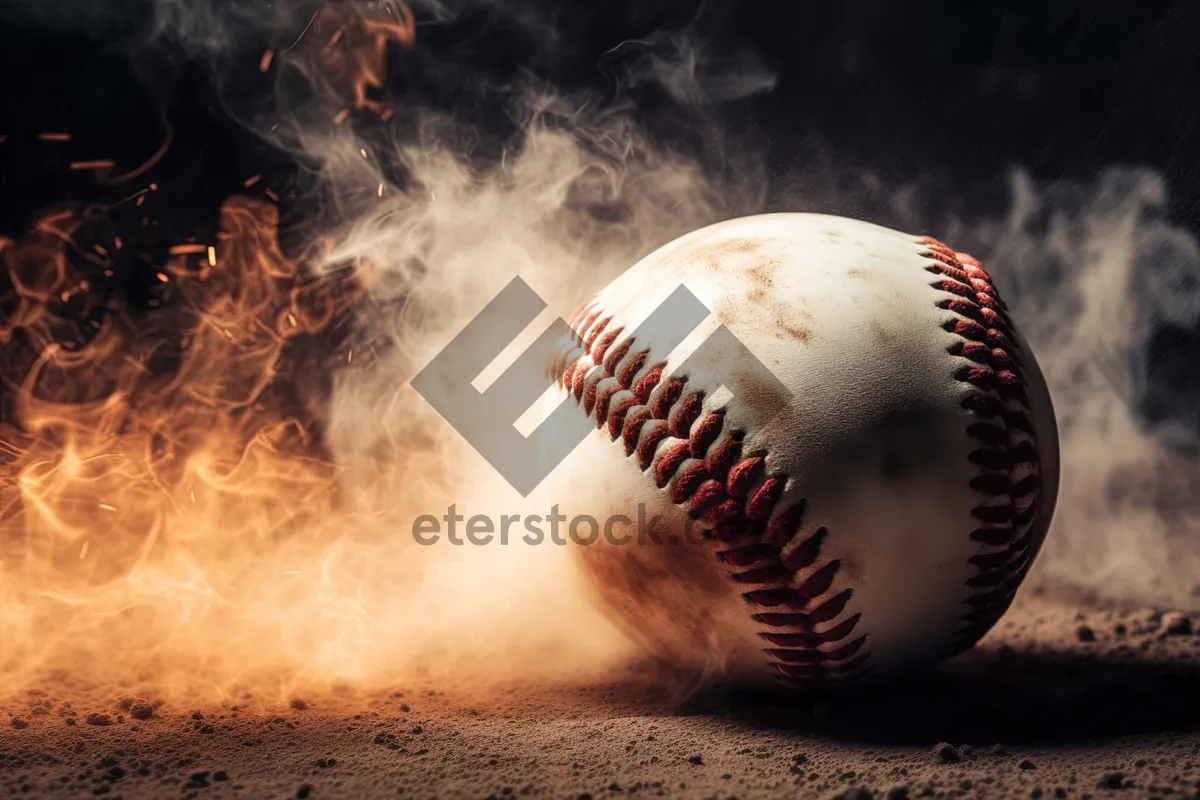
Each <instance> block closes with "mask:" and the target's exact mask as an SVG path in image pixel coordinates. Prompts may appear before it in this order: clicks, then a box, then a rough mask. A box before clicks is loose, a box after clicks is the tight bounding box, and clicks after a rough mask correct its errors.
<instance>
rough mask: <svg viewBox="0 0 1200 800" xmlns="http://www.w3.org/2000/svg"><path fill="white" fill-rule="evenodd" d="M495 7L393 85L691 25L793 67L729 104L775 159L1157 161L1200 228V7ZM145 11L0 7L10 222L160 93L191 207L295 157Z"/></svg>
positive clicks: (571, 78) (455, 99)
mask: <svg viewBox="0 0 1200 800" xmlns="http://www.w3.org/2000/svg"><path fill="white" fill-rule="evenodd" d="M201 5H210V4H207V3H197V6H201ZM217 5H218V6H221V5H229V6H233V5H236V4H229V3H226V4H217ZM243 5H244V4H243ZM488 5H489V4H483V3H481V4H471V6H470V7H467V8H464V9H461V10H458V13H457V16H456V18H455V19H454V20H452V21H449V22H438V21H434V20H431V19H430V17H429V15H428V14H426V15H421V14H420V13H419V14H418V19H419V21H420V23H421V27H420V28H419V30H418V40H419V42H420V48H421V50H422V53H421V55H419V56H413V58H414V59H417V58H419V59H420V60H421V62H422V63H429V64H438V63H439V62H440V66H439V67H438V68H437V69H430V70H428V71H419V72H418V71H413V70H409V71H408V74H407V75H406V76H405V77H404V78H403V79H402V80H405V81H407V85H405V86H403V87H395V86H393V87H391V88H392V89H393V90H395V89H400V91H402V92H404V91H407V92H413V93H417V94H418V95H420V96H421V98H422V100H423V102H428V103H434V104H443V105H452V104H454V105H457V107H458V109H459V112H460V113H467V114H480V115H481V116H480V119H483V116H482V115H483V114H484V113H485V112H486V110H487V109H486V106H487V102H486V99H481V98H480V97H479V96H473V97H465V96H464V94H465V93H469V92H471V91H472V90H471V88H470V87H471V82H469V81H464V80H463V76H464V74H479V73H482V72H488V73H490V74H491V75H492V76H493V77H494V78H495V77H496V76H503V75H505V74H512V73H513V72H514V71H515V70H517V69H518V68H527V69H530V70H532V71H533V72H534V73H536V74H538V75H539V76H541V77H544V78H546V79H548V80H549V81H550V82H551V83H555V84H558V85H560V86H567V87H571V86H577V85H582V84H588V83H592V84H595V85H597V86H604V85H605V83H606V82H610V81H611V78H612V76H611V74H606V73H605V70H604V69H603V68H602V62H603V60H604V53H605V51H608V50H610V49H611V48H613V47H615V46H617V45H619V44H620V43H621V42H623V41H627V40H638V39H645V38H646V37H648V36H649V35H651V34H652V33H653V32H655V31H662V30H670V29H677V28H680V27H682V26H687V25H691V29H692V31H693V32H694V33H695V34H696V35H697V36H699V37H701V38H703V39H705V40H708V41H710V42H711V43H712V49H713V51H714V52H717V53H720V52H721V51H722V49H723V48H724V46H725V45H728V44H730V43H740V45H741V46H742V48H744V49H747V50H750V51H753V52H755V53H757V54H758V56H759V57H761V59H762V61H763V62H764V65H765V66H766V67H767V68H768V69H770V70H772V71H774V72H775V73H776V75H777V76H778V82H777V85H776V87H775V88H774V90H773V91H771V92H768V93H765V94H762V95H758V96H756V97H754V98H752V99H750V100H748V101H743V103H742V104H740V105H741V106H749V108H744V107H739V108H737V109H735V110H734V111H732V112H730V113H729V114H728V116H729V117H730V122H731V123H732V124H736V123H737V120H739V119H740V120H743V121H744V120H745V119H746V118H747V113H752V115H753V120H754V126H755V128H756V133H757V135H759V136H761V137H762V138H763V139H764V140H765V143H766V146H767V148H768V150H767V152H768V156H769V161H770V163H771V165H772V168H773V169H782V168H783V167H785V166H786V165H787V164H788V163H789V162H791V161H795V160H796V159H799V158H803V157H804V156H805V148H806V147H810V146H812V143H813V142H823V143H826V144H828V145H829V147H830V148H831V150H832V151H833V152H834V153H835V154H836V157H837V159H838V160H839V164H838V166H839V167H840V168H841V169H843V170H845V171H846V172H853V171H855V170H860V169H863V168H870V169H872V170H874V171H877V172H878V173H880V174H881V175H883V176H885V177H887V178H888V179H889V180H891V181H892V182H894V183H897V184H899V183H903V182H905V181H908V180H912V179H915V178H917V177H919V176H922V175H942V174H950V175H953V176H954V178H955V180H956V182H957V183H958V184H959V185H961V186H963V187H964V190H965V191H964V195H977V196H978V198H979V199H978V202H980V203H983V204H989V205H990V204H994V203H998V202H1002V199H1001V198H1000V196H999V194H997V193H998V192H1002V191H1003V187H998V186H997V185H996V184H997V183H1002V182H1003V176H1004V172H1005V170H1006V169H1007V168H1008V167H1009V166H1010V165H1013V164H1020V165H1023V166H1025V167H1026V168H1028V169H1029V170H1030V171H1031V172H1032V173H1033V174H1034V175H1035V176H1037V177H1039V178H1043V179H1047V180H1055V179H1058V178H1060V177H1067V178H1079V179H1086V178H1088V177H1089V176H1091V175H1093V174H1094V173H1095V172H1096V171H1097V170H1098V169H1099V168H1101V167H1102V166H1104V165H1109V164H1123V163H1124V164H1146V165H1149V166H1151V167H1153V168H1155V169H1157V170H1159V171H1161V172H1162V173H1164V174H1165V175H1166V177H1167V179H1168V182H1169V184H1170V186H1171V189H1172V194H1173V198H1174V199H1173V204H1172V216H1173V217H1174V218H1175V219H1177V220H1179V221H1181V222H1184V223H1186V224H1188V225H1190V226H1192V227H1195V226H1196V225H1198V224H1200V219H1198V218H1197V208H1196V207H1197V200H1198V199H1200V177H1198V175H1197V170H1196V166H1195V165H1196V164H1197V163H1198V162H1200V123H1198V120H1197V88H1198V86H1200V49H1198V48H1196V46H1195V39H1196V36H1197V34H1200V9H1198V8H1197V7H1196V6H1195V5H1194V4H1191V3H1186V2H1138V3H1133V2H1123V3H1117V2H1056V3H1041V2H996V1H994V0H980V1H979V2H973V3H961V2H930V1H928V0H927V1H926V2H905V3H894V2H888V1H887V0H858V2H847V3H809V2H770V1H769V0H759V1H758V2H732V1H728V2H722V3H716V2H708V3H702V2H699V0H670V1H669V2H668V1H665V0H654V2H644V1H643V0H626V1H625V2H615V3H614V2H610V3H591V2H574V3H572V2H554V3H551V2H524V3H519V2H506V3H500V2H497V3H494V4H491V5H496V6H501V7H503V9H504V11H503V13H501V12H497V11H495V10H494V9H488ZM150 11H151V4H150V3H148V2H139V1H138V0H110V1H109V2H105V3H95V4H91V3H70V2H67V3H57V4H50V3H47V2H40V1H39V2H33V0H17V2H15V3H6V4H5V9H4V11H3V12H0V22H2V23H3V24H2V29H0V58H3V73H4V76H5V90H4V97H3V102H4V109H3V112H4V118H5V119H4V121H3V130H2V131H0V133H3V134H5V135H7V137H8V139H7V141H6V142H5V144H4V145H3V146H2V148H0V170H2V179H0V180H2V183H0V187H2V189H0V191H2V195H0V197H2V198H3V203H4V212H5V213H4V219H3V227H4V228H6V229H9V230H10V231H11V229H12V228H13V227H14V226H17V227H19V226H20V224H21V222H22V215H23V214H24V213H27V212H28V211H29V210H31V209H37V208H40V207H43V206H45V205H47V204H49V203H53V202H57V201H59V200H62V199H65V198H71V199H75V198H79V197H82V196H86V194H87V190H88V187H89V185H90V181H89V177H88V176H87V175H80V174H74V175H72V174H69V173H67V174H64V173H63V171H62V170H61V168H62V167H63V166H65V165H64V164H63V162H64V160H65V159H64V158H63V153H64V150H69V151H70V154H71V157H74V158H86V157H112V158H116V159H118V160H119V161H120V160H121V156H122V155H124V154H129V156H130V157H132V156H133V155H134V154H142V155H144V154H145V153H147V152H149V151H150V150H151V149H153V147H156V146H157V145H158V143H159V142H160V141H161V137H162V119H161V117H160V110H159V109H160V108H163V107H165V109H166V111H167V116H168V118H169V121H170V122H171V124H172V125H173V127H174V129H175V133H176V140H175V144H174V145H173V148H172V153H171V154H170V156H171V157H170V158H168V159H167V160H166V161H165V162H164V164H163V165H162V169H161V170H160V171H159V172H158V173H157V175H158V176H159V177H168V176H169V177H170V178H172V179H173V180H174V181H175V182H178V183H184V182H186V185H187V186H188V192H187V193H186V194H187V195H188V203H187V204H188V205H190V206H191V207H193V208H202V207H204V205H205V204H206V203H207V202H210V201H212V200H215V199H217V198H219V197H221V196H224V193H225V192H226V191H227V190H228V188H229V186H228V183H229V180H233V181H234V182H235V183H236V184H238V185H240V182H241V181H242V180H243V179H244V177H245V176H246V175H247V174H252V173H254V172H262V171H263V170H264V169H268V170H269V169H271V168H275V169H286V165H285V164H283V163H276V162H272V161H270V160H267V161H264V159H269V158H270V154H269V153H266V152H264V148H261V147H260V146H259V144H258V142H257V141H256V140H255V137H253V136H252V135H250V134H249V133H248V132H247V131H245V130H244V129H243V128H242V127H241V126H240V125H238V124H237V123H235V122H233V121H232V120H230V119H229V118H228V116H227V115H226V114H225V113H224V111H223V109H222V108H221V105H220V103H219V102H218V100H217V96H216V90H215V87H214V85H213V83H212V69H211V64H209V63H208V62H206V60H205V59H203V58H198V57H197V58H194V59H191V60H189V59H188V57H187V55H186V54H185V53H184V51H183V48H182V47H180V45H179V44H178V42H177V41H176V40H175V39H174V38H173V37H172V36H169V35H166V36H163V37H161V38H160V39H158V40H157V41H155V42H151V43H150V44H146V41H145V38H144V34H145V32H146V28H147V20H148V19H149V18H150V16H151V14H150ZM418 11H420V8H419V7H418ZM304 16H305V15H304V14H303V13H302V12H297V13H296V17H297V18H298V19H300V20H301V21H303V19H304ZM533 21H536V23H537V25H538V27H537V28H536V29H533V28H531V27H530V24H531V22H533ZM548 29H554V30H556V31H557V39H556V43H555V44H554V45H547V44H546V43H545V42H544V41H543V40H541V39H540V36H539V33H538V31H544V30H548ZM134 44H136V45H137V46H136V47H134V46H133V45H134ZM244 44H245V45H246V52H247V55H254V52H255V47H256V46H265V44H266V42H265V40H264V41H260V42H255V41H254V36H253V35H252V34H248V35H247V37H246V39H245V40H244ZM229 55H230V56H231V57H232V56H233V54H229ZM249 63H250V64H251V65H253V64H254V63H256V58H254V59H253V60H251V61H250V62H249ZM650 113H652V112H650ZM51 130H53V131H66V132H70V133H72V134H73V136H74V139H73V141H72V142H71V143H70V145H69V146H68V147H66V148H64V147H59V148H57V149H56V148H55V147H51V146H47V145H46V143H42V144H40V145H37V146H33V145H31V144H30V139H31V138H32V136H33V135H35V134H36V133H38V132H42V131H51ZM282 160H283V159H277V160H276V161H277V162H278V161H282ZM126 163H128V159H126ZM248 170H249V172H248ZM231 176H232V177H231ZM153 178H154V176H151V179H153ZM968 190H969V191H968Z"/></svg>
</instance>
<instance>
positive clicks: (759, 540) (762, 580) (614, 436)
mask: <svg viewBox="0 0 1200 800" xmlns="http://www.w3.org/2000/svg"><path fill="white" fill-rule="evenodd" d="M680 285H683V286H684V287H686V288H687V289H688V290H689V291H690V292H692V293H693V294H694V295H695V296H696V297H697V298H698V299H699V300H700V301H701V302H703V304H704V305H705V306H706V307H707V308H708V309H709V311H710V312H711V313H710V314H709V315H708V316H707V318H705V319H704V321H703V322H702V323H701V324H700V326H699V327H698V328H696V329H695V330H694V331H693V332H692V334H691V335H689V336H687V338H686V339H684V340H683V342H682V344H680V345H679V346H677V347H674V348H673V349H672V350H671V351H668V348H667V347H666V346H665V345H664V344H663V342H655V341H653V340H648V339H645V338H641V339H637V338H635V339H632V340H631V339H630V334H631V332H633V331H634V329H635V328H636V327H637V326H638V324H639V323H641V322H642V321H643V320H645V319H646V318H647V317H649V316H650V315H651V313H652V312H653V311H654V310H655V309H656V308H657V307H658V306H659V305H660V304H661V303H663V302H664V300H665V299H666V298H667V297H668V296H669V295H670V294H671V293H672V292H673V291H674V290H676V289H677V287H679V286H680ZM571 324H572V327H573V329H574V330H575V331H576V332H577V334H578V337H575V338H572V339H571V340H570V341H565V342H563V344H562V348H561V351H560V352H558V353H557V354H556V355H555V358H554V367H553V369H554V374H555V377H556V379H557V382H558V385H559V386H560V387H561V388H562V394H561V395H560V397H561V398H566V397H570V398H571V399H570V400H569V401H568V402H573V403H576V404H577V405H578V406H579V413H586V414H588V415H589V416H590V417H591V418H592V419H593V420H594V421H595V422H596V425H597V427H596V429H595V430H594V431H593V432H592V433H590V434H589V435H588V438H587V439H586V440H585V441H584V442H583V443H582V444H581V445H580V446H579V447H578V448H577V449H576V450H575V451H574V452H572V453H571V455H570V456H568V457H567V458H566V460H565V461H564V462H563V463H562V464H561V465H559V467H558V468H557V469H556V470H555V471H554V473H552V475H551V476H550V478H549V479H548V481H547V483H546V485H545V487H544V491H546V492H547V493H548V494H549V496H550V497H551V498H552V499H553V500H554V501H555V502H558V503H559V504H560V508H561V511H562V513H563V514H565V515H566V516H568V517H571V516H574V515H582V514H586V515H589V516H591V517H592V518H594V519H597V520H600V521H602V522H603V521H604V520H611V519H613V518H618V519H619V518H622V517H627V518H629V519H630V520H636V518H637V514H638V508H639V505H642V507H643V509H644V515H645V516H646V517H647V518H652V517H653V516H654V515H660V516H661V520H662V522H661V525H660V526H659V527H658V528H657V531H658V532H659V533H660V534H664V533H665V534H666V535H670V534H677V533H682V532H683V531H685V529H686V526H687V525H688V521H689V519H690V520H692V525H693V531H695V532H697V535H695V536H693V537H683V538H682V539H681V540H680V541H677V542H676V543H675V544H673V545H672V544H670V543H665V542H664V543H663V544H656V543H653V542H652V541H649V540H647V541H645V542H643V543H638V541H636V538H635V540H634V541H632V542H629V543H627V544H620V543H612V542H610V541H606V539H605V537H603V536H602V537H599V539H598V540H597V541H596V542H595V543H593V544H589V545H587V546H582V547H578V548H576V550H577V552H578V553H579V556H580V558H581V563H582V565H583V570H584V572H585V573H586V574H587V575H588V576H589V578H590V583H591V585H592V587H593V589H594V591H595V594H596V596H597V598H598V599H599V601H600V603H601V605H602V607H603V608H605V609H606V610H607V611H609V612H610V613H611V614H612V616H613V618H614V619H615V620H616V621H617V622H618V624H619V625H620V626H621V627H622V628H623V629H624V630H625V631H626V632H627V633H628V635H630V636H631V637H632V638H633V639H634V640H636V641H637V642H638V643H640V644H641V645H642V646H643V647H644V648H646V649H647V650H648V651H649V652H651V653H652V654H654V655H656V656H658V657H660V658H662V659H665V660H667V661H669V662H672V663H674V664H677V665H680V666H682V667H684V668H686V669H689V670H693V671H697V672H701V673H704V674H706V675H710V676H713V677H718V678H720V679H723V680H728V681H736V682H752V683H758V682H772V683H775V682H780V681H782V682H783V684H785V685H786V686H789V687H791V688H794V689H801V690H804V689H810V688H817V687H825V686H831V685H845V684H847V683H857V682H859V681H862V680H875V679H878V678H882V677H887V676H892V675H895V674H897V673H899V672H903V671H908V670H911V669H913V668H918V667H921V666H925V665H929V664H931V663H933V662H935V661H937V660H940V659H942V658H945V657H948V656H950V655H953V654H955V653H957V652H961V651H962V650H964V649H966V648H968V647H970V646H971V645H972V644H974V643H975V642H976V641H977V640H978V639H979V638H980V637H981V636H982V635H983V634H984V633H986V632H987V630H988V629H990V627H991V626H992V625H993V624H994V623H995V621H996V620H997V619H998V618H999V616H1000V615H1001V614H1002V613H1003V612H1004V611H1005V609H1007V607H1008V605H1009V603H1010V602H1011V600H1012V597H1013V595H1014V594H1015V592H1016V590H1017V588H1018V586H1019V584H1020V582H1021V580H1022V579H1023V577H1024V575H1025V574H1026V572H1027V570H1028V568H1029V565H1030V563H1031V562H1032V560H1033V558H1034V556H1035V555H1036V554H1037V552H1038V550H1039V549H1040V547H1041V544H1042V541H1043V539H1044V537H1045V533H1046V529H1047V527H1048V525H1049V522H1050V518H1051V516H1052V513H1053V508H1054V503H1055V498H1056V494H1057V490H1058V450H1057V431H1056V427H1055V420H1054V415H1053V411H1052V408H1051V404H1050V397H1049V394H1048V392H1047V390H1046V386H1045V382H1044V381H1043V378H1042V376H1041V373H1040V371H1039V369H1038V366H1037V364H1036V362H1035V360H1034V357H1033V354H1032V353H1031V352H1030V350H1029V348H1028V346H1027V345H1026V343H1025V342H1024V341H1023V340H1022V338H1021V337H1020V335H1019V334H1018V333H1017V331H1016V330H1015V329H1014V328H1013V326H1012V323H1011V320H1010V319H1009V316H1008V313H1007V311H1006V309H1005V308H1004V306H1003V304H1002V303H1001V302H1000V300H999V297H998V295H997V294H996V291H995V289H994V287H993V285H992V282H991V279H990V278H989V277H988V276H987V274H986V273H985V272H984V271H983V270H982V268H980V266H979V265H978V262H975V261H974V260H973V259H971V258H970V257H969V256H965V255H964V254H961V253H957V254H956V253H954V252H953V251H952V250H950V249H949V248H948V247H946V246H945V245H942V244H940V243H938V242H936V241H934V240H932V239H928V238H926V237H919V236H913V235H909V234H905V233H900V232H897V231H893V230H889V229H886V228H882V227H879V226H876V225H872V224H868V223H865V222H859V221H855V220H850V219H844V218H839V217H833V216H825V215H817V214H769V215H761V216H754V217H747V218H742V219H735V220H731V221H727V222H722V223H719V224H716V225H712V226H709V227H706V228H703V229H700V230H697V231H694V232H693V233H690V234H688V235H686V236H683V237H681V238H679V239H677V240H675V241H673V242H671V243H669V244H667V245H665V246H664V247H662V248H660V249H659V250H657V251H655V252H654V253H652V254H650V255H649V256H647V257H646V258H644V259H643V260H642V261H640V262H638V263H637V264H636V265H634V266H633V267H631V268H630V269H629V270H628V271H626V272H625V273H624V274H623V275H621V276H620V277H619V278H617V279H616V280H615V281H613V282H612V283H611V284H610V285H609V286H608V287H607V288H605V289H604V290H603V291H601V292H600V293H599V294H598V295H596V296H595V297H594V298H593V299H592V300H590V301H589V302H588V303H587V304H585V305H584V306H583V307H582V308H581V309H580V310H579V312H578V313H577V314H576V315H575V317H574V319H573V320H572V323H571ZM721 326H724V327H725V328H727V329H728V331H729V332H731V333H732V334H733V335H734V337H736V340H737V341H739V342H741V343H742V344H743V345H744V346H745V347H746V348H747V349H748V350H749V351H750V353H752V354H753V355H754V356H755V357H756V358H757V359H758V361H759V362H761V364H762V365H764V366H765V367H766V368H767V369H768V370H770V372H771V373H773V374H774V375H775V377H776V378H778V380H779V381H780V382H781V383H782V385H783V386H784V387H785V388H786V390H787V391H788V392H790V393H791V397H790V399H786V401H785V402H782V403H780V404H779V405H778V407H775V406H773V405H772V403H774V402H776V401H774V400H772V398H771V396H769V395H766V394H764V393H762V392H760V391H758V389H757V388H756V384H755V379H754V378H753V377H749V378H748V377H747V375H749V374H750V373H749V372H748V371H747V370H746V369H745V366H746V362H747V359H745V358H742V357H738V355H737V354H736V352H735V351H734V349H732V348H730V347H724V348H721V347H716V348H714V347H711V346H710V347H708V348H702V347H701V344H702V343H704V342H706V341H707V340H709V338H710V337H711V336H712V335H713V334H714V332H716V331H718V329H719V328H720V327H721ZM726 341H727V340H726ZM693 352H696V353H697V356H696V359H693V362H691V363H690V364H689V366H693V365H694V366H695V367H696V368H694V369H692V370H691V371H692V372H693V373H694V374H695V375H704V376H718V377H719V379H720V380H719V381H714V380H707V381H699V382H698V380H697V379H696V378H695V377H694V375H692V376H689V375H681V374H676V370H677V368H678V367H679V365H680V364H681V363H683V362H684V360H685V359H686V358H687V357H688V356H689V355H691V354H692V353H693ZM701 367H702V368H701ZM721 386H724V387H726V389H725V390H721V388H720V387H721ZM731 392H732V394H731ZM622 524H623V523H622ZM614 530H616V531H617V532H618V533H624V534H629V535H634V536H636V526H635V525H634V526H629V527H625V528H615V529H614Z"/></svg>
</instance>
